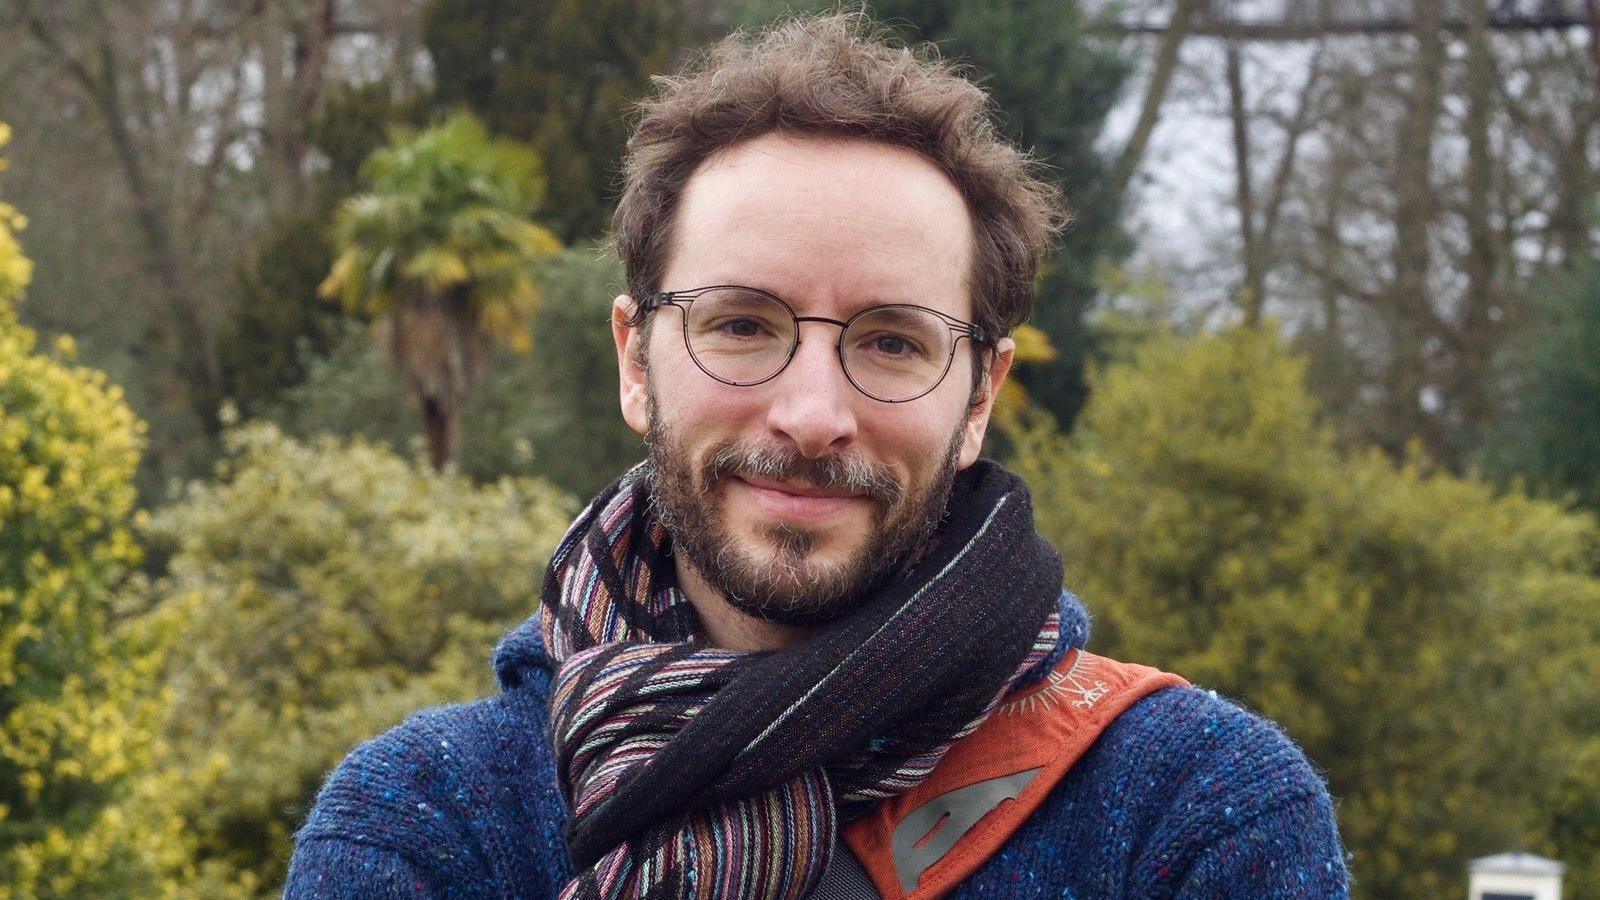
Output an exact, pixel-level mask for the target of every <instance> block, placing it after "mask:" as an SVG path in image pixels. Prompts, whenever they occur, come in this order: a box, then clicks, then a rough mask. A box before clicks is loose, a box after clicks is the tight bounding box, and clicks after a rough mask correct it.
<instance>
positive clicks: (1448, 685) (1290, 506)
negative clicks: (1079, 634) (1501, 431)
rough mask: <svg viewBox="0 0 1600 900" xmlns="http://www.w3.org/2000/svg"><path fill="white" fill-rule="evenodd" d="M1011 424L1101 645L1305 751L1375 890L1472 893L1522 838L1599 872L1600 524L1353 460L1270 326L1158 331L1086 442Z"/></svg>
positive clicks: (1474, 487) (1368, 458)
mask: <svg viewBox="0 0 1600 900" xmlns="http://www.w3.org/2000/svg"><path fill="white" fill-rule="evenodd" d="M1010 431H1011V437H1012V440H1013V441H1014V447H1015V449H1016V454H1017V456H1016V464H1017V466H1018V468H1019V469H1020V471H1021V472H1022V473H1023V474H1024V475H1025V476H1026V477H1027V478H1028V480H1029V483H1030V484H1032V485H1033V486H1034V487H1035V489H1036V491H1037V493H1038V497H1037V502H1036V508H1037V510H1038V514H1039V523H1040V527H1041V529H1042V530H1043V531H1044V533H1045V534H1046V535H1047V536H1048V537H1050V538H1051V539H1052V540H1054V541H1055V542H1057V543H1058V545H1059V546H1060V547H1061V548H1062V551H1063V554H1064V556H1065V557H1066V559H1067V561H1068V579H1067V580H1068V584H1069V585H1072V586H1073V587H1075V588H1076V589H1078V590H1080V591H1081V593H1082V594H1083V595H1084V596H1085V597H1086V599H1087V600H1088V602H1089V604H1090V606H1091V608H1092V609H1093V610H1094V611H1095V613H1096V636H1095V644H1096V646H1098V647H1100V648H1101V650H1102V652H1106V653H1109V654H1111V655H1114V656H1118V657H1122V658H1126V659H1131V660H1136V661H1139V662H1145V663H1149V664H1153V665H1158V666H1161V667H1163V668H1167V669H1170V670H1172V671H1176V672H1179V673H1182V674H1184V675H1185V676H1186V677H1188V678H1190V679H1191V680H1193V681H1195V682H1196V683H1198V684H1201V685H1203V686H1205V687H1209V688H1214V689H1216V690H1219V691H1221V692H1224V693H1226V694H1228V695H1231V696H1234V697H1238V698H1241V699H1242V701H1243V702H1245V703H1246V704H1247V705H1248V706H1250V707H1251V708H1253V709H1255V710H1257V711H1259V712H1261V713H1263V714H1265V715H1267V716H1269V717H1271V718H1272V719H1274V720H1275V721H1277V722H1279V723H1280V724H1281V725H1283V726H1284V728H1285V729H1286V730H1287V731H1288V732H1289V734H1291V735H1292V736H1293V737H1295V738H1296V739H1297V740H1299V741H1300V742H1301V744H1302V746H1304V747H1305V749H1306V751H1307V753H1308V755H1309V756H1310V757H1311V759H1312V760H1313V761H1314V762H1315V763H1317V764H1318V765H1319V766H1322V767H1324V768H1325V770H1326V772H1327V775H1328V777H1329V781H1330V786H1331V789H1332V791H1333V794H1334V797H1335V798H1336V800H1337V802H1338V804H1339V816H1340V823H1341V828H1342V831H1343V834H1344V838H1345V841H1346V843H1347V847H1348V849H1349V850H1351V851H1352V852H1353V854H1354V855H1353V859H1352V866H1353V870H1354V873H1355V876H1356V888H1357V891H1358V893H1359V894H1361V895H1363V896H1368V897H1418V898H1422V897H1441V896H1459V895H1461V894H1463V893H1464V891H1465V885H1464V884H1463V883H1462V882H1463V881H1464V874H1463V873H1464V861H1465V860H1466V859H1468V858H1470V857H1472V856H1477V855H1485V854H1489V853H1495V852H1501V851H1503V850H1506V849H1508V848H1510V847H1512V846H1516V845H1521V846H1525V847H1528V848H1530V849H1535V850H1544V851H1545V852H1547V853H1550V852H1552V851H1555V850H1560V852H1561V853H1562V854H1563V855H1564V857H1565V858H1566V860H1567V861H1568V862H1570V863H1572V864H1574V866H1575V874H1577V873H1578V872H1591V873H1592V872H1593V871H1595V870H1594V866H1595V863H1596V861H1597V858H1600V848H1597V847H1596V846H1595V845H1594V844H1593V843H1590V844H1588V845H1587V846H1584V845H1583V844H1582V843H1581V840H1580V839H1578V838H1577V837H1576V835H1578V834H1581V833H1582V832H1581V829H1576V828H1575V825H1574V823H1575V821H1576V820H1578V819H1581V815H1582V814H1583V813H1584V812H1585V811H1586V810H1587V807H1585V806H1584V803H1585V801H1581V800H1580V799H1578V798H1580V797H1581V788H1582V787H1590V788H1592V787H1593V785H1594V778H1593V776H1592V774H1589V772H1590V771H1592V770H1589V769H1585V768H1584V766H1583V764H1582V762H1581V759H1582V757H1581V755H1580V753H1579V750H1580V748H1582V747H1585V746H1587V747H1589V748H1590V749H1589V751H1588V753H1589V754H1591V755H1592V753H1593V749H1592V748H1593V746H1594V741H1595V740H1596V737H1597V736H1600V716H1597V713H1596V710H1595V705H1594V689H1593V685H1594V684H1595V683H1596V679H1597V678H1600V661H1597V660H1596V658H1595V657H1594V654H1593V647H1594V646H1596V644H1597V642H1600V578H1597V577H1596V575H1595V567H1596V564H1597V561H1600V532H1597V529H1596V523H1595V521H1594V520H1593V518H1591V517H1588V516H1583V515H1574V514H1572V513H1570V512H1567V511H1564V510H1563V509H1562V508H1561V507H1559V506H1557V505H1554V504H1551V503H1547V502H1543V501H1538V500H1532V499H1529V498H1527V497H1525V496H1522V495H1520V494H1515V493H1513V494H1508V495H1504V496H1497V495H1496V494H1495V492H1494V491H1493V490H1492V489H1491V488H1490V487H1488V486H1486V485H1484V484H1481V483H1477V482H1473V481H1467V480H1461V479H1457V478H1454V477H1451V476H1448V475H1445V474H1440V473H1437V472H1435V471H1433V470H1432V468H1431V467H1430V466H1429V465H1428V463H1427V462H1426V461H1425V460H1423V459H1421V458H1418V457H1413V458H1412V459H1411V460H1410V461H1408V462H1407V463H1406V464H1405V465H1403V466H1399V467H1396V466H1395V465H1394V464H1393V463H1391V462H1390V461H1388V460H1387V459H1386V458H1384V457H1382V456H1381V455H1379V454H1377V453H1376V452H1375V451H1374V452H1372V453H1370V454H1355V455H1348V456H1347V455H1342V454H1341V453H1339V452H1338V451H1337V450H1335V449H1334V444H1333V441H1332V438H1331V436H1330V435H1329V434H1328V433H1327V432H1326V431H1325V430H1324V429H1323V428H1322V427H1320V426H1319V425H1318V424H1317V421H1316V410H1315V407H1314V405H1313V403H1312V401H1311V400H1310V399H1309V397H1308V395H1307V393H1306V390H1305V386H1304V367H1303V364H1302V363H1301V362H1300V361H1298V360H1296V359H1294V358H1292V357H1290V356H1288V355H1287V354H1286V353H1285V351H1284V349H1283V348H1282V346H1281V344H1280V343H1279V341H1278V340H1277V339H1276V338H1273V337H1269V336H1267V335H1265V334H1263V333H1260V332H1255V331H1248V330H1246V331H1236V332H1232V333H1228V334H1224V335H1220V336H1214V337H1205V338H1200V339H1196V340H1192V341H1188V342H1185V341H1181V340H1179V339H1176V338H1173V337H1171V336H1163V337H1159V338H1156V339H1154V340H1152V341H1151V342H1150V343H1149V344H1148V345H1147V346H1146V347H1144V348H1143V349H1142V350H1141V351H1139V352H1138V353H1137V354H1136V355H1135V357H1134V359H1133V361H1132V362H1131V363H1130V364H1127V365H1124V366H1118V367H1115V368H1112V369H1110V370H1108V371H1106V372H1105V373H1104V374H1103V376H1102V377H1100V378H1099V379H1098V382H1097V384H1096V388H1095V394H1094V398H1093V400H1092V401H1091V402H1090V403H1089V405H1088V406H1087V407H1086V409H1085V411H1084V414H1083V416H1082V417H1081V419H1080V421H1079V424H1078V428H1077V430H1076V431H1075V432H1074V434H1073V436H1072V438H1070V439H1068V438H1064V437H1062V436H1061V435H1060V434H1059V432H1058V431H1057V430H1056V429H1055V427H1054V425H1053V423H1052V422H1050V421H1049V419H1048V418H1047V417H1044V416H1039V415H1035V416H1034V417H1033V418H1032V419H1026V418H1025V419H1023V420H1022V421H1020V422H1013V424H1012V425H1011V427H1010ZM1563 823H1565V824H1563ZM1584 877H1592V875H1590V876H1584Z"/></svg>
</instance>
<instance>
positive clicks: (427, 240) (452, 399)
mask: <svg viewBox="0 0 1600 900" xmlns="http://www.w3.org/2000/svg"><path fill="white" fill-rule="evenodd" d="M363 175H364V180H365V182H366V184H367V186H368V188H369V193H365V194H361V195H359V196H356V197H352V198H351V199H350V200H348V201H346V203H345V204H344V206H343V207H342V208H341V209H340V211H339V214H338V216H337V218H336V219H335V223H334V243H335V246H336V249H337V251H338V256H337V258H336V259H335V261H334V264H333V270H332V271H331V272H330V273H329V275H328V278H327V280H326V281H325V282H323V285H322V289H321V290H322V293H323V294H324V296H328V297H337V298H339V299H341V300H343V301H344V304H345V307H346V308H347V309H349V310H351V311H355V310H360V311H361V312H363V313H364V314H366V315H369V316H371V317H373V318H374V319H376V321H377V324H378V327H377V329H375V332H374V336H375V338H376V339H377V341H378V343H379V344H380V345H381V346H382V347H383V348H384V350H385V351H386V353H387V354H388V356H389V359H390V360H391V361H392V362H393V363H394V364H395V365H396V366H397V367H398V368H399V370H400V371H401V373H402V374H403V375H404V377H405V380H406V383H407V386H408V388H409V390H410V391H411V393H412V395H413V397H414V399H415V400H416V402H417V405H418V407H419V409H420V410H421V413H422V419H423V429H424V432H425V434H426V436H427V440H428V449H429V454H430V458H431V459H432V461H433V464H434V466H435V467H437V468H441V469H442V468H443V467H444V466H445V465H446V464H448V463H450V462H452V461H454V460H455V458H456V454H457V451H458V449H459V444H460V416H461V408H462V406H463V405H464V404H465V402H466V399H467V397H468V396H469V395H470V393H471V391H472V388H473V386H474V385H475V384H476V383H477V381H478V379H479V378H480V376H481V374H482V366H483V361H484V358H485V355H486V353H487V350H488V343H489V341H490V340H491V339H497V340H500V341H502V342H504V343H506V344H508V345H509V346H511V347H512V348H513V349H516V350H519V351H526V350H527V349H529V348H530V347H531V346H532V343H533V337H532V334H531V333H530V332H529V330H528V319H529V318H530V317H531V316H532V315H533V313H534V311H535V310H536V309H537V307H538V304H539V291H538V287H537V284H536V282H535V271H536V269H537V266H538V264H539V263H540V261H541V260H543V259H544V258H545V257H547V256H549V255H551V254H553V253H555V252H556V251H558V250H559V249H560V244H559V242H558V241H557V240H556V238H555V236H554V235H553V234H551V233H550V231H549V230H548V229H546V228H544V227H542V226H539V225H536V224H534V223H533V222H532V221H530V220H529V219H528V218H527V216H528V215H530V214H531V213H532V211H533V210H534V209H535V208H536V207H537V206H538V204H539V201H540V199H541V197H542V195H543V191H544V177H543V172H542V171H541V168H540V163H539V158H538V157H537V156H535V155H534V154H533V153H532V152H531V151H528V150H526V149H525V148H523V147H521V146H519V145H517V144H514V143H512V142H509V141H504V140H492V139H491V138H490V137H489V135H488V133H487V132H486V131H485V130H484V128H483V126H482V125H480V124H479V123H478V121H477V120H476V119H474V118H473V117H472V116H471V115H469V114H464V113H463V114H457V115H455V116H452V117H451V118H450V119H449V120H447V121H446V122H444V123H442V124H440V125H437V126H435V127H433V128H430V129H428V130H426V131H423V132H421V133H419V134H414V135H412V134H405V133H402V132H397V133H396V134H395V136H394V141H393V143H392V145H391V146H390V147H388V148H386V149H382V150H379V151H377V152H375V153H374V154H373V155H372V157H371V158H370V159H369V160H368V162H367V164H366V165H365V167H364V168H363Z"/></svg>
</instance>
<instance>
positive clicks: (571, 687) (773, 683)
mask: <svg viewBox="0 0 1600 900" xmlns="http://www.w3.org/2000/svg"><path fill="white" fill-rule="evenodd" d="M648 478H649V472H648V469H647V464H645V463H641V464H640V465H639V466H636V467H635V468H633V469H632V470H630V471H629V472H627V473H626V474H624V475H623V476H622V477H621V478H619V479H618V480H617V481H616V482H615V483H613V484H612V485H611V486H610V487H608V488H607V489H606V490H605V491H603V492H601V494H600V495H599V496H598V497H596V498H595V499H594V500H593V501H592V502H591V503H590V504H589V506H588V507H587V508H586V509H585V510H584V511H583V513H582V514H580V515H579V516H578V519H577V520H576V521H575V522H574V523H573V525H572V527H571V529H570V530H569V531H568V532H567V535H566V537H565V538H563V539H562V541H561V543H560V545H559V546H558V547H557V549H556V552H555V554H554V556H553V557H552V559H551V562H550V568H549V571H548V572H547V574H546V576H545V582H544V589H543V597H542V601H543V608H542V612H541V619H540V624H541V627H542V630H543V637H544V643H545V648H546V650H547V651H548V652H549V654H550V657H551V659H552V660H554V661H555V663H556V664H557V666H558V671H557V673H556V678H555V683H554V690H553V692H552V695H551V701H550V703H551V729H552V732H553V734H552V743H553V746H554V748H555V752H556V757H557V765H558V771H559V774H560V779H561V784H562V786H563V789H564V791H565V794H566V799H567V802H568V805H569V806H570V807H571V809H572V814H573V816H572V824H571V826H570V829H569V833H568V848H569V852H570V853H571V855H572V859H573V862H574V865H575V866H576V869H577V871H578V875H577V877H576V878H574V879H573V880H572V881H571V882H569V883H568V884H567V886H566V888H565V890H564V891H563V892H562V897H563V898H575V897H581V898H624V897H626V898H635V897H637V898H643V897H653V898H655V897H659V898H680V897H682V898H687V897H694V898H708V900H709V898H719V900H720V898H761V900H766V898H772V900H778V898H801V897H804V896H806V895H807V894H808V893H809V892H810V891H811V889H812V888H813V887H814V886H815V885H816V883H817V882H818V880H819V879H820V878H821V876H822V873H823V872H824V871H826V869H827V867H828V864H829V861H830V857H831V854H832V853H833V849H834V846H835V837H836V834H837V831H838V829H839V828H840V827H841V826H842V825H845V824H848V823H850V822H852V821H854V820H855V819H856V818H859V817H860V816H861V815H863V814H865V812H866V811H867V810H869V809H870V808H871V807H872V806H874V805H875V804H876V803H878V802H879V801H881V800H883V799H884V798H886V797H892V796H894V795H896V794H899V793H901V792H904V791H906V790H909V789H910V788H912V787H914V786H915V785H916V784H918V783H919V782H921V781H922V779H923V778H924V777H926V776H927V774H928V773H929V772H930V771H931V770H932V769H933V767H934V766H935V765H937V764H938V762H939V760H940V759H941V758H943V756H944V754H945V752H946V751H947V750H948V749H949V748H950V746H951V745H952V744H953V743H954V742H955V741H957V740H960V739H961V738H963V737H965V736H966V735H968V734H970V733H972V732H973V731H974V730H975V729H976V728H977V727H978V726H979V725H980V724H982V722H983V721H984V719H986V718H987V717H988V716H989V714H990V713H991V712H993V711H994V709H995V708H996V707H997V705H998V704H999V702H1000V700H1001V698H1002V697H1003V696H1004V695H1005V694H1006V693H1007V692H1008V691H1009V690H1010V689H1011V688H1012V687H1014V686H1016V685H1018V684H1020V683H1021V682H1024V681H1031V680H1032V679H1033V678H1034V677H1036V675H1037V673H1038V672H1040V671H1043V670H1044V668H1045V667H1046V666H1047V664H1048V660H1049V659H1050V658H1052V657H1053V656H1054V655H1055V651H1056V650H1057V645H1058V644H1059V643H1060V640H1059V638H1060V618H1059V615H1058V614H1057V612H1056V600H1057V597H1058V596H1059V594H1060V591H1061V560H1060V557H1059V556H1058V555H1057V553H1056V551H1055V549H1054V548H1053V547H1051V546H1050V545H1049V544H1048V543H1047V542H1045V541H1044V540H1043V539H1042V538H1040V537H1039V535H1038V534H1037V532H1036V531H1035V530H1034V527H1033V508H1032V503H1031V501H1030V499H1029V496H1028V492H1027V488H1026V487H1025V486H1024V485H1023V483H1022V481H1021V479H1019V478H1017V477H1016V476H1015V475H1013V474H1012V473H1010V472H1008V471H1006V470H1005V469H1003V468H1001V467H1000V466H999V465H997V464H995V463H992V462H989V461H987V460H979V461H978V462H977V463H976V464H974V465H973V466H971V467H969V468H968V469H966V470H964V471H962V472H960V473H959V474H958V475H957V477H956V480H955V484H954V485H953V487H952V490H951V494H950V500H949V502H948V504H947V507H946V511H945V524H944V525H943V526H942V528H941V530H940V532H939V536H938V539H937V540H936V541H935V542H934V543H933V546H931V547H930V548H928V549H927V551H926V552H925V553H923V555H922V556H921V557H920V558H919V559H918V560H917V561H916V562H915V564H914V565H912V566H911V567H910V568H909V570H908V571H907V572H906V573H905V574H904V575H903V576H902V577H900V578H898V579H896V580H894V581H893V582H892V583H890V584H888V585H886V586H885V587H883V588H881V589H880V590H878V591H877V592H875V593H874V594H873V595H872V596H871V597H869V598H867V599H866V600H865V601H864V602H863V603H862V604H861V605H860V606H858V607H857V608H855V609H853V610H852V611H850V612H849V613H847V614H845V615H843V616H841V617H840V618H839V619H836V620H834V621H832V622H830V623H828V624H827V625H826V626H824V627H823V629H822V630H821V631H820V632H819V633H817V634H816V635H815V636H813V637H811V638H809V639H807V640H806V641H803V642H801V643H799V644H797V645H795V646H792V647H788V648H785V649H783V650H779V651H775V652H760V653H747V652H737V651H732V650H724V649H718V648H714V647H711V646H709V645H707V644H706V643H704V642H703V641H702V640H698V639H697V631H698V626H699V619H698V616H697V615H696V613H695V611H694V608H693V607H692V606H691V605H690V604H689V602H688V600H687V598H685V597H684V595H683V593H682V592H681V591H680V590H679V589H678V587H677V583H676V571H675V569H674V565H673V559H672V555H671V552H670V546H669V543H670V542H669V540H668V536H667V533H666V529H665V528H664V527H663V526H662V525H661V523H660V522H658V521H657V520H656V519H655V518H654V517H653V516H652V515H651V512H650V508H649V502H648Z"/></svg>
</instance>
